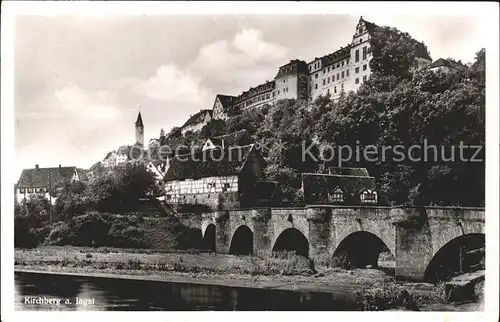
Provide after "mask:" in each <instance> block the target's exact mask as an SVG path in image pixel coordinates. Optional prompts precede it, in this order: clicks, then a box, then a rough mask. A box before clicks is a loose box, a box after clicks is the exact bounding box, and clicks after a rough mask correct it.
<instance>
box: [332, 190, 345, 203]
mask: <svg viewBox="0 0 500 322" xmlns="http://www.w3.org/2000/svg"><path fill="white" fill-rule="evenodd" d="M328 199H329V200H328V201H329V202H335V203H337V202H344V192H343V191H342V189H340V188H336V189H335V190H334V191H333V194H330V193H329V194H328Z"/></svg>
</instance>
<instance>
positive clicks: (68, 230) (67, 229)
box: [47, 221, 75, 246]
mask: <svg viewBox="0 0 500 322" xmlns="http://www.w3.org/2000/svg"><path fill="white" fill-rule="evenodd" d="M74 240H75V232H74V231H73V227H71V226H70V225H69V224H68V223H67V222H62V221H61V222H58V223H55V224H54V225H52V229H51V231H50V233H49V236H48V240H47V242H48V244H49V245H59V246H64V245H72V244H73V242H74Z"/></svg>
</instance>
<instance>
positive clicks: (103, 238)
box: [72, 211, 111, 247]
mask: <svg viewBox="0 0 500 322" xmlns="http://www.w3.org/2000/svg"><path fill="white" fill-rule="evenodd" d="M110 218H111V217H110V215H109V214H106V213H99V212H96V211H91V212H88V213H86V214H85V215H82V216H77V217H75V218H73V220H72V223H73V227H74V232H75V238H74V245H77V246H94V247H99V246H106V243H107V241H108V232H109V228H110V227H111V223H110Z"/></svg>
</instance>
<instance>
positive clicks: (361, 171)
mask: <svg viewBox="0 0 500 322" xmlns="http://www.w3.org/2000/svg"><path fill="white" fill-rule="evenodd" d="M329 170H330V173H329V174H331V175H343V176H356V177H369V175H368V170H367V169H366V168H344V167H342V168H338V167H331V168H330V169H329Z"/></svg>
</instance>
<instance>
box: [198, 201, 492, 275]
mask: <svg viewBox="0 0 500 322" xmlns="http://www.w3.org/2000/svg"><path fill="white" fill-rule="evenodd" d="M199 220H200V221H199V222H198V224H199V225H200V226H201V227H200V229H201V234H202V237H203V240H204V242H205V243H208V244H209V245H211V248H212V249H213V250H214V251H215V252H217V253H234V254H250V253H252V254H255V255H259V256H267V255H270V254H271V252H272V251H273V250H295V251H296V252H297V253H298V254H301V255H304V256H308V257H311V258H319V257H324V256H326V257H335V256H340V255H341V254H347V255H349V256H350V258H351V260H352V261H353V262H355V263H357V264H359V265H361V266H363V265H370V264H371V265H376V264H377V259H378V256H379V254H380V253H381V251H383V250H385V251H387V250H388V251H390V252H391V254H392V255H393V256H394V258H395V262H396V266H395V275H396V277H399V278H405V279H413V280H432V279H434V278H438V277H439V276H438V275H439V274H441V273H442V270H443V269H445V268H446V267H447V265H448V266H449V265H450V263H451V262H453V263H455V262H457V261H459V260H460V258H461V257H460V256H462V253H463V252H464V251H465V252H471V253H474V252H477V251H478V250H481V249H482V250H484V222H485V217H484V208H451V207H425V208H423V207H422V208H411V207H405V208H402V207H378V206H356V207H352V206H351V207H345V206H330V205H315V206H308V207H306V208H257V209H248V210H219V211H215V212H214V213H206V214H203V215H202V216H201V218H199ZM457 256H458V257H459V258H458V259H457ZM459 265H462V261H460V264H459ZM443 267H444V268H443ZM460 268H462V267H460Z"/></svg>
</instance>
